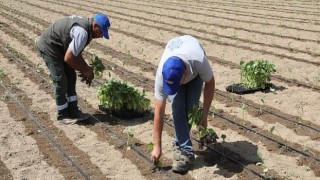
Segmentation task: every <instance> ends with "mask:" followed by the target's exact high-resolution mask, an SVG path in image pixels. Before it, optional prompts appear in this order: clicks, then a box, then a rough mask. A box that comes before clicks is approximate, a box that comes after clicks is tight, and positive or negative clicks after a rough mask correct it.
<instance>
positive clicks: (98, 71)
mask: <svg viewBox="0 0 320 180" xmlns="http://www.w3.org/2000/svg"><path fill="white" fill-rule="evenodd" d="M90 66H91V67H92V68H93V73H94V76H96V77H97V78H101V77H102V75H103V71H104V70H105V66H104V65H103V64H102V62H101V60H100V59H99V57H98V56H96V55H95V54H94V55H93V57H92V59H91V64H90Z"/></svg>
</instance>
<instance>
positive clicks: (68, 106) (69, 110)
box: [40, 51, 78, 120]
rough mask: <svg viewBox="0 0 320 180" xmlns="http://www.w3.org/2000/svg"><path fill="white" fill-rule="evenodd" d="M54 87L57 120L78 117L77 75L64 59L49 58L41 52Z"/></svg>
mask: <svg viewBox="0 0 320 180" xmlns="http://www.w3.org/2000/svg"><path fill="white" fill-rule="evenodd" d="M40 54H41V57H42V58H43V59H44V61H45V63H46V65H47V67H48V69H49V71H50V76H51V79H52V81H53V85H54V95H55V100H56V104H57V111H58V113H57V120H61V119H63V118H65V117H69V116H71V117H72V116H76V115H75V114H76V113H78V107H77V103H78V100H77V93H76V81H77V75H76V72H75V70H74V69H73V68H71V67H70V66H69V65H68V64H67V63H65V62H64V59H61V58H55V57H52V56H49V55H47V54H45V53H43V52H41V51H40Z"/></svg>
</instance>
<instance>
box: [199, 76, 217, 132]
mask: <svg viewBox="0 0 320 180" xmlns="http://www.w3.org/2000/svg"><path fill="white" fill-rule="evenodd" d="M214 90H215V79H214V76H212V78H211V79H210V80H209V81H208V82H206V83H205V86H204V95H203V109H202V115H203V117H202V118H203V119H202V122H201V124H202V125H203V126H204V127H207V124H208V113H209V109H210V106H211V103H212V99H213V96H214Z"/></svg>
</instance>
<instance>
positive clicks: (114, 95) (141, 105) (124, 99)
mask: <svg viewBox="0 0 320 180" xmlns="http://www.w3.org/2000/svg"><path fill="white" fill-rule="evenodd" d="M97 93H98V99H99V101H100V104H101V105H103V106H104V107H105V108H106V109H109V110H114V111H119V110H133V111H137V112H140V113H141V112H145V111H147V110H148V108H149V105H150V100H149V99H148V98H146V91H145V90H143V91H142V92H139V91H138V90H136V89H135V88H134V87H133V86H130V85H128V84H127V83H126V82H121V81H116V80H113V79H112V80H111V81H105V83H104V84H103V85H102V86H100V87H99V88H98V92H97Z"/></svg>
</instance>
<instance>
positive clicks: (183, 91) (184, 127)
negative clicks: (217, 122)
mask: <svg viewBox="0 0 320 180" xmlns="http://www.w3.org/2000/svg"><path fill="white" fill-rule="evenodd" d="M202 85H203V81H202V80H201V78H200V76H199V75H198V76H197V77H196V78H194V79H193V80H191V81H190V82H188V83H187V84H183V85H181V86H180V87H179V90H178V92H177V93H176V94H175V95H172V96H169V97H168V99H169V101H170V103H171V108H172V116H173V124H174V129H175V132H176V137H175V139H174V140H173V143H175V144H176V145H178V146H179V147H180V148H181V150H183V151H185V152H189V153H193V148H192V142H191V139H190V129H191V125H190V124H188V112H189V111H190V110H191V109H192V107H193V106H194V105H196V104H198V103H199V99H200V96H201V90H202Z"/></svg>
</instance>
